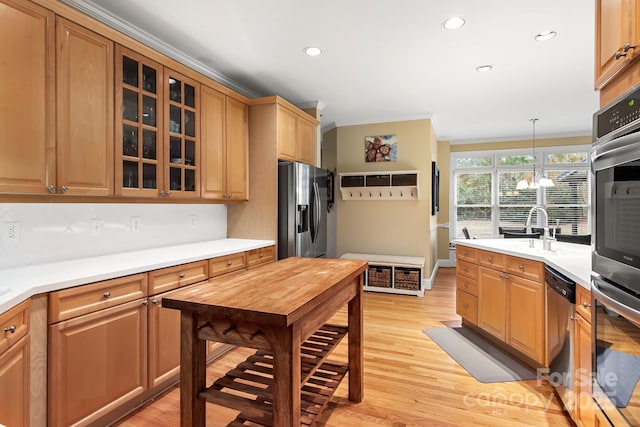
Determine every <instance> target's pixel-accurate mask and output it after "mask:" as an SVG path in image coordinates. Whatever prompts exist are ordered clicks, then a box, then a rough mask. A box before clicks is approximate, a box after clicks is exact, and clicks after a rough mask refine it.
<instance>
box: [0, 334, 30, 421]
mask: <svg viewBox="0 0 640 427" xmlns="http://www.w3.org/2000/svg"><path fill="white" fill-rule="evenodd" d="M0 332H1V331H0ZM5 334H6V333H5ZM29 339H30V336H29V335H26V336H24V337H22V338H21V339H20V340H19V341H17V342H16V343H15V344H13V345H12V346H11V347H10V348H9V349H8V350H6V351H5V352H3V353H0V402H1V403H0V424H2V425H5V426H11V427H27V426H28V425H29V379H30V374H29V372H30V371H29Z"/></svg>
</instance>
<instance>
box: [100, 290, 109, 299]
mask: <svg viewBox="0 0 640 427" xmlns="http://www.w3.org/2000/svg"><path fill="white" fill-rule="evenodd" d="M102 296H103V297H105V298H109V297H110V296H111V292H109V291H107V292H105V293H104V294H102Z"/></svg>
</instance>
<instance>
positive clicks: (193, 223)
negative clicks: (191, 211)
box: [189, 215, 196, 228]
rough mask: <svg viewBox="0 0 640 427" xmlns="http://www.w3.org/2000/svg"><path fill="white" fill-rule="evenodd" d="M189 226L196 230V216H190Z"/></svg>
mask: <svg viewBox="0 0 640 427" xmlns="http://www.w3.org/2000/svg"><path fill="white" fill-rule="evenodd" d="M189 225H190V226H191V228H195V227H196V216H195V215H189Z"/></svg>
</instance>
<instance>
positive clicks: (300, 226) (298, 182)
mask: <svg viewBox="0 0 640 427" xmlns="http://www.w3.org/2000/svg"><path fill="white" fill-rule="evenodd" d="M290 256H299V257H307V258H318V257H326V256H327V171H326V170H325V169H320V168H316V167H314V166H309V165H307V164H304V163H298V162H285V161H280V162H278V259H283V258H287V257H290Z"/></svg>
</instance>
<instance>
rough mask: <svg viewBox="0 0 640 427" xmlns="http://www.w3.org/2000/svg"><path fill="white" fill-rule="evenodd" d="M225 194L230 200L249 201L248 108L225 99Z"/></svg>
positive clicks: (232, 100) (231, 99) (235, 101)
mask: <svg viewBox="0 0 640 427" xmlns="http://www.w3.org/2000/svg"><path fill="white" fill-rule="evenodd" d="M226 101H227V102H226V107H227V120H226V129H227V155H226V160H227V173H226V175H227V194H228V195H229V199H231V200H248V199H249V179H248V175H249V107H248V106H247V105H246V104H245V103H243V102H240V101H237V100H235V99H233V98H230V97H227V100H226Z"/></svg>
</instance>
